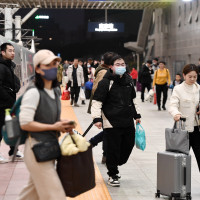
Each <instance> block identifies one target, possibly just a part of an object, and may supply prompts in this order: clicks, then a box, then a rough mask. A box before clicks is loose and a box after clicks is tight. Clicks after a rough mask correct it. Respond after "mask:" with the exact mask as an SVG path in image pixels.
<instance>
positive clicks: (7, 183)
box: [0, 94, 200, 200]
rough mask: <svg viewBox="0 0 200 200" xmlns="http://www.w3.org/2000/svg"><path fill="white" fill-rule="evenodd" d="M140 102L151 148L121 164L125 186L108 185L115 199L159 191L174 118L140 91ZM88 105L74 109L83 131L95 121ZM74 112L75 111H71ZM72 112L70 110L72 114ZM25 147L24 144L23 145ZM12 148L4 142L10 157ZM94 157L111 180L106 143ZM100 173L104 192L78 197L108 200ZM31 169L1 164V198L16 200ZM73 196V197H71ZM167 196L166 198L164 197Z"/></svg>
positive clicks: (136, 199)
mask: <svg viewBox="0 0 200 200" xmlns="http://www.w3.org/2000/svg"><path fill="white" fill-rule="evenodd" d="M137 100H138V102H139V105H140V108H141V113H142V126H143V127H144V128H145V130H146V139H147V147H146V149H145V151H144V152H143V151H140V150H138V149H136V148H134V150H133V152H132V154H131V156H130V158H129V161H128V162H127V163H126V164H125V165H123V166H121V167H120V168H119V169H120V174H121V175H122V179H121V186H120V187H119V188H113V187H110V186H108V191H109V193H110V195H111V198H112V199H113V200H153V199H155V198H154V194H155V192H156V174H157V172H156V166H157V161H156V158H157V152H159V151H164V149H165V136H164V130H165V128H166V127H172V125H173V120H172V119H171V117H170V115H169V114H168V112H167V111H160V112H158V111H157V107H156V106H155V105H152V104H150V103H148V102H145V103H141V102H140V99H139V94H138V99H137ZM87 104H88V101H87ZM64 106H65V108H64V109H63V113H66V114H67V113H68V111H67V110H68V109H71V108H70V107H69V106H68V104H65V105H64ZM86 110H87V105H84V106H82V105H81V106H80V107H78V108H76V107H75V108H74V111H75V114H76V116H77V118H78V121H79V123H80V126H81V127H80V126H79V127H77V128H78V130H79V131H81V129H82V130H86V128H87V127H88V126H89V124H90V123H91V121H92V119H91V116H90V115H89V114H87V113H86ZM70 112H71V111H70ZM70 112H69V113H70ZM76 116H75V115H73V116H71V115H70V114H68V116H67V118H71V119H74V120H77V119H76ZM98 132H99V130H98V129H97V128H96V127H92V129H91V130H90V132H89V133H88V134H87V136H86V137H87V138H88V139H89V138H90V137H92V136H94V135H95V134H97V133H98ZM20 148H21V150H23V149H22V147H20ZM8 150H9V148H8V147H7V146H6V145H5V144H2V146H1V148H0V151H1V152H3V154H4V155H5V156H7V152H8ZM191 155H192V197H193V198H192V199H193V200H199V199H200V173H199V170H198V167H197V164H196V160H195V157H194V154H193V152H192V151H191ZM93 156H94V159H95V161H96V163H97V165H98V167H99V169H100V172H101V174H102V176H103V179H104V181H105V182H107V178H108V177H107V169H106V167H105V165H102V164H101V158H102V145H101V144H99V145H98V146H97V147H95V148H94V149H93ZM100 176H101V175H100V173H99V174H98V175H97V185H98V187H99V186H101V187H102V188H101V189H102V190H100V191H103V192H99V191H98V190H97V191H95V192H93V193H92V195H89V198H88V195H87V193H85V195H81V196H79V197H77V198H75V199H77V200H84V199H87V200H108V199H110V198H107V197H106V198H105V194H107V193H108V191H107V188H106V186H105V184H104V181H102V179H101V177H100ZM27 179H28V171H27V169H26V167H25V165H24V163H23V162H17V163H8V164H0V200H15V199H16V197H17V194H18V193H19V192H20V190H21V189H22V187H23V185H24V184H25V183H26V182H27ZM68 199H69V198H68ZM162 199H167V198H166V197H165V198H164V197H161V200H162Z"/></svg>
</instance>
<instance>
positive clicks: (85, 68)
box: [82, 65, 89, 83]
mask: <svg viewBox="0 0 200 200" xmlns="http://www.w3.org/2000/svg"><path fill="white" fill-rule="evenodd" d="M82 67H83V75H84V81H85V83H86V82H88V75H89V73H88V69H87V65H83V66H82Z"/></svg>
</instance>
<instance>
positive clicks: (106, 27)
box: [88, 22, 124, 33]
mask: <svg viewBox="0 0 200 200" xmlns="http://www.w3.org/2000/svg"><path fill="white" fill-rule="evenodd" d="M88 32H117V33H118V32H119V33H120V32H121V33H123V32H124V23H99V22H88Z"/></svg>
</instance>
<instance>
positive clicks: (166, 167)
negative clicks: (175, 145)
mask: <svg viewBox="0 0 200 200" xmlns="http://www.w3.org/2000/svg"><path fill="white" fill-rule="evenodd" d="M160 195H165V196H169V197H170V199H171V200H178V199H182V198H184V199H186V200H191V199H192V198H191V156H190V155H186V154H182V153H174V152H167V151H165V152H158V154H157V193H156V197H158V198H159V197H160Z"/></svg>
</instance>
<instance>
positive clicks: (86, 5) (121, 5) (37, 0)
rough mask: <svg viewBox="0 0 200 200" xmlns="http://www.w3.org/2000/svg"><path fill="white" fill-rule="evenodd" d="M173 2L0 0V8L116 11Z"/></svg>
mask: <svg viewBox="0 0 200 200" xmlns="http://www.w3.org/2000/svg"><path fill="white" fill-rule="evenodd" d="M174 1H175V0H113V1H110V0H101V1H99V0H0V8H4V7H19V8H36V7H39V8H54V9H55V8H58V9H60V8H61V9H116V10H142V9H144V8H165V7H167V6H169V5H170V4H171V3H172V2H174Z"/></svg>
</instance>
